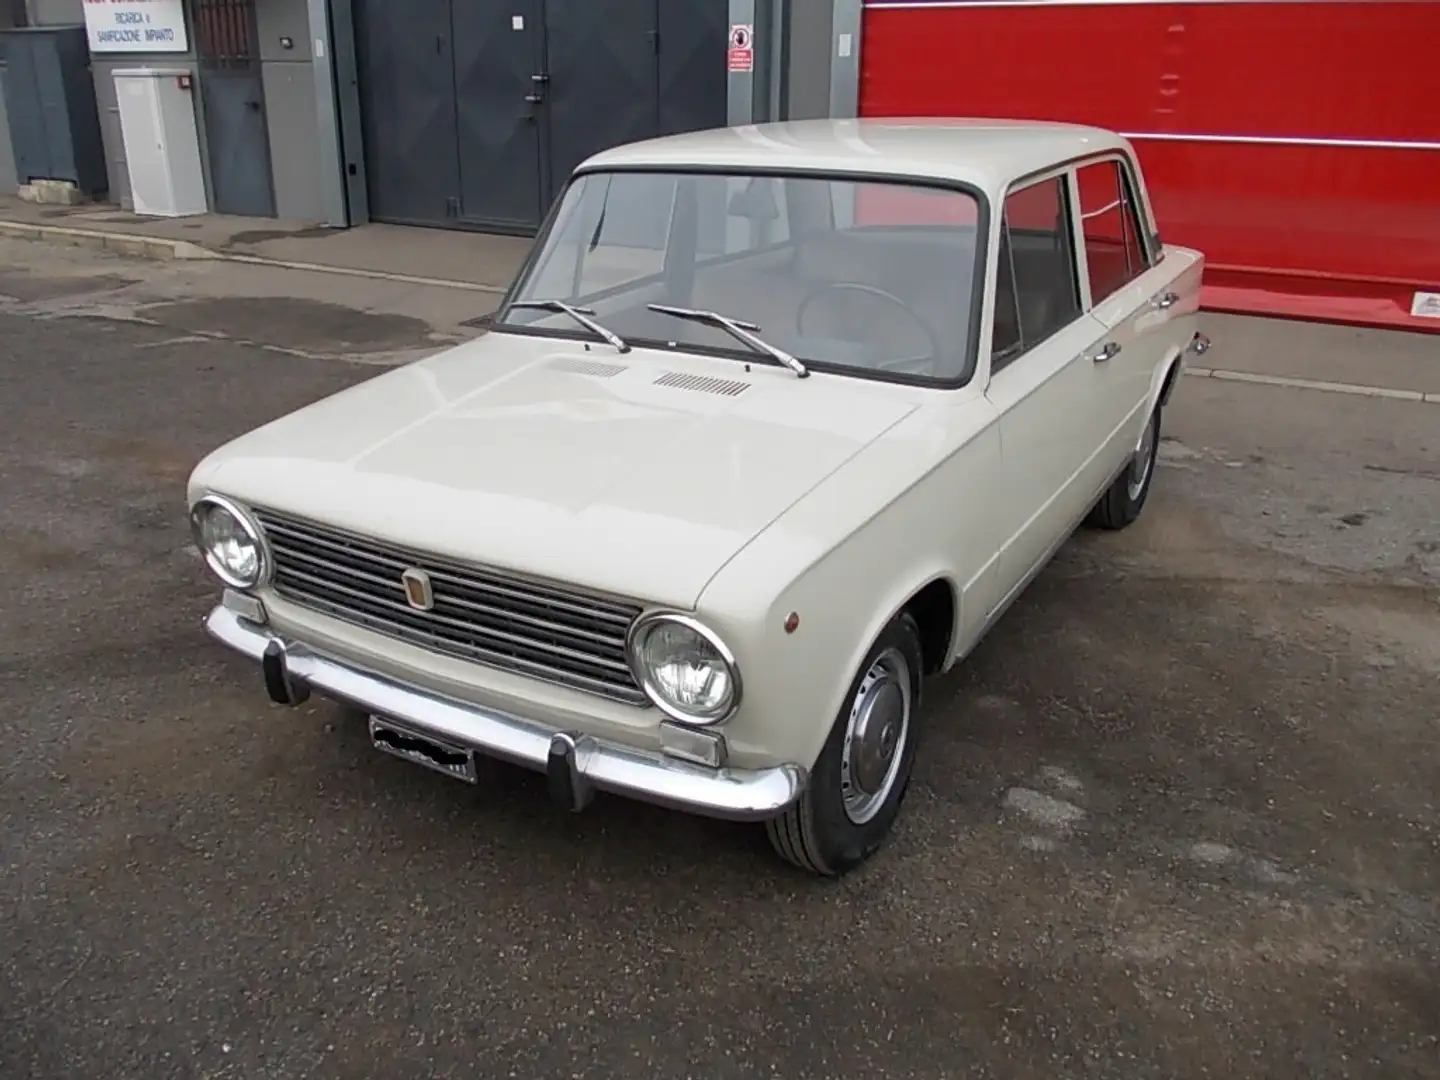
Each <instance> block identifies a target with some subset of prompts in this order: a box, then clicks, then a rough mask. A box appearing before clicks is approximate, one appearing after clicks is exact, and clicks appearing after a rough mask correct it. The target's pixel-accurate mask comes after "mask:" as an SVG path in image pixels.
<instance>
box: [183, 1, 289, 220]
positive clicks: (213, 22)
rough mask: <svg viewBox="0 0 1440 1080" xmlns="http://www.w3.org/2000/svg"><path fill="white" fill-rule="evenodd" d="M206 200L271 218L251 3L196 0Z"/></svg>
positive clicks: (219, 206)
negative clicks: (207, 160) (207, 181)
mask: <svg viewBox="0 0 1440 1080" xmlns="http://www.w3.org/2000/svg"><path fill="white" fill-rule="evenodd" d="M194 10H195V38H196V45H197V55H198V58H199V66H200V101H201V105H202V108H203V111H204V114H205V144H206V147H207V149H208V151H209V158H210V198H211V202H212V203H213V205H214V209H215V210H216V211H217V212H219V213H221V214H243V215H245V216H248V217H274V216H275V190H274V182H273V180H272V177H271V172H270V140H269V136H268V134H267V132H266V125H265V90H264V86H263V85H262V83H261V81H260V50H259V48H258V39H259V35H258V33H257V31H256V28H255V5H254V0H196V2H195V9H194Z"/></svg>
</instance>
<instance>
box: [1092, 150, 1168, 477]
mask: <svg viewBox="0 0 1440 1080" xmlns="http://www.w3.org/2000/svg"><path fill="white" fill-rule="evenodd" d="M1075 190H1076V197H1077V201H1078V212H1077V214H1076V217H1077V220H1078V224H1079V230H1078V231H1079V237H1078V240H1077V244H1078V250H1079V255H1080V263H1081V266H1082V268H1083V271H1084V274H1083V279H1082V280H1083V282H1084V285H1085V292H1086V299H1087V301H1088V303H1089V307H1090V312H1091V314H1092V315H1093V316H1094V317H1095V318H1096V319H1098V320H1099V321H1100V323H1102V324H1103V325H1104V326H1105V328H1106V330H1108V331H1109V333H1108V334H1107V335H1106V337H1105V339H1104V341H1103V342H1102V344H1101V347H1100V348H1099V349H1097V350H1096V351H1095V353H1094V355H1095V358H1096V359H1095V364H1094V371H1093V377H1094V381H1095V386H1094V388H1093V390H1094V401H1095V403H1096V408H1095V411H1094V413H1093V418H1094V424H1095V426H1094V431H1093V436H1092V438H1093V440H1094V441H1095V445H1096V446H1097V447H1104V454H1103V460H1104V462H1105V463H1106V465H1107V466H1108V472H1109V475H1113V474H1114V472H1115V471H1117V470H1118V469H1120V468H1121V467H1123V465H1124V463H1125V462H1126V461H1127V460H1128V459H1129V456H1130V454H1131V452H1132V451H1133V450H1134V449H1135V446H1136V444H1137V443H1138V442H1139V440H1140V436H1141V434H1142V432H1143V431H1144V429H1145V422H1146V419H1147V417H1146V415H1145V413H1146V405H1147V404H1148V402H1149V400H1150V390H1151V387H1152V385H1153V380H1154V377H1155V373H1156V369H1157V367H1159V366H1160V365H1162V364H1165V363H1167V362H1168V360H1169V357H1170V355H1171V354H1172V351H1173V350H1172V340H1171V339H1172V337H1173V336H1174V335H1173V334H1172V333H1171V332H1170V331H1171V329H1172V327H1171V326H1170V322H1171V319H1172V318H1173V317H1174V316H1175V315H1177V314H1179V312H1180V308H1179V307H1178V306H1177V305H1179V304H1180V301H1181V299H1182V298H1181V295H1180V293H1179V292H1178V291H1176V289H1175V288H1174V287H1173V286H1174V285H1175V281H1174V274H1173V273H1172V267H1171V266H1167V265H1165V263H1164V260H1163V259H1162V258H1161V257H1160V255H1161V249H1160V247H1159V244H1158V243H1157V242H1152V238H1153V237H1154V236H1155V233H1154V230H1153V229H1151V228H1149V223H1148V221H1147V220H1146V215H1145V210H1144V208H1143V207H1142V205H1141V202H1140V200H1139V199H1138V198H1137V193H1138V192H1139V191H1140V190H1141V189H1140V187H1139V183H1138V174H1137V173H1136V171H1135V166H1134V163H1133V162H1132V161H1130V160H1129V159H1128V158H1126V157H1125V156H1123V155H1119V154H1112V155H1106V156H1105V157H1103V158H1098V159H1094V160H1090V161H1087V162H1084V163H1082V164H1080V165H1079V166H1078V167H1077V168H1076V169H1075ZM1100 482H1102V483H1103V478H1102V480H1101V481H1100Z"/></svg>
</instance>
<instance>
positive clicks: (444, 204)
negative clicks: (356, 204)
mask: <svg viewBox="0 0 1440 1080" xmlns="http://www.w3.org/2000/svg"><path fill="white" fill-rule="evenodd" d="M354 13H355V63H356V68H357V72H356V74H357V76H358V78H359V83H360V95H361V97H360V116H361V123H362V132H363V137H364V146H365V177H366V184H367V187H368V190H369V199H370V216H371V217H373V218H375V219H377V220H379V221H393V222H397V223H399V224H402V225H433V224H437V223H441V222H445V221H447V220H448V219H450V218H453V217H454V216H455V208H456V206H457V205H458V200H457V193H458V191H459V186H460V157H459V140H458V139H457V137H456V131H455V67H454V63H453V61H452V59H451V39H452V35H451V32H450V0H357V3H356V4H355V8H354Z"/></svg>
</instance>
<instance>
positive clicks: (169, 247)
mask: <svg viewBox="0 0 1440 1080" xmlns="http://www.w3.org/2000/svg"><path fill="white" fill-rule="evenodd" d="M0 236H12V237H14V238H16V239H18V240H41V241H47V240H48V241H50V242H51V243H57V244H69V245H70V246H72V247H85V248H94V249H97V250H102V251H113V252H114V253H115V254H117V255H127V256H129V257H131V258H136V259H157V260H161V261H171V260H175V259H209V260H212V261H217V262H234V263H247V264H249V265H252V266H270V267H274V268H276V269H281V270H305V271H309V272H310V273H316V274H339V275H341V276H343V277H360V278H372V279H375V280H378V281H396V282H401V283H404V284H406V285H431V286H436V287H439V288H444V289H464V290H465V291H467V292H481V293H492V294H494V295H496V296H499V295H501V294H503V293H504V292H505V289H506V286H501V285H484V284H481V283H480V282H476V281H455V280H453V279H450V278H432V277H422V276H420V275H417V274H398V273H391V272H389V271H385V270H365V269H362V268H360V267H351V266H330V265H327V264H325V263H312V262H296V261H293V260H289V259H271V258H268V257H266V256H264V255H246V254H241V253H238V252H228V251H216V250H215V249H214V248H207V247H204V246H203V245H201V244H197V243H194V242H193V241H190V240H171V239H168V238H165V237H156V236H140V235H137V234H135V233H119V232H110V231H109V230H105V229H77V228H75V227H73V226H70V225H42V224H39V223H36V222H30V221H5V220H3V219H0Z"/></svg>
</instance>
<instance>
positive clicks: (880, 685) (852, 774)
mask: <svg viewBox="0 0 1440 1080" xmlns="http://www.w3.org/2000/svg"><path fill="white" fill-rule="evenodd" d="M909 734H910V665H909V664H908V663H907V662H906V660H905V656H904V654H903V653H901V652H900V650H899V649H886V650H885V651H884V652H883V653H881V654H880V655H879V656H878V657H876V658H875V662H874V663H873V664H871V665H870V670H868V671H867V672H865V677H864V678H863V679H861V680H860V688H859V690H857V691H856V692H855V697H854V699H853V700H852V701H851V703H850V719H849V724H848V726H847V727H846V729H845V745H844V748H843V750H842V752H841V757H840V788H841V794H842V795H843V796H844V802H845V816H846V817H848V818H849V819H850V820H851V821H852V822H854V823H855V824H856V825H864V824H865V823H866V822H867V821H869V820H870V819H871V818H873V817H874V816H875V815H876V814H878V813H879V812H880V808H881V807H882V806H884V805H885V800H886V799H887V798H889V796H890V792H891V791H892V790H893V789H894V787H895V780H896V778H897V777H898V776H899V775H900V762H901V759H902V758H903V757H904V749H905V740H906V738H907V737H908V736H909Z"/></svg>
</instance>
